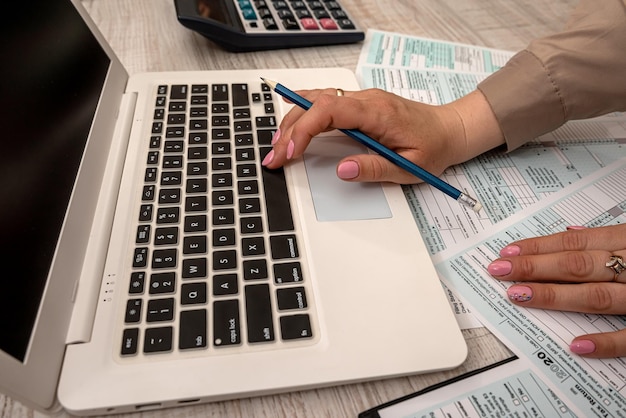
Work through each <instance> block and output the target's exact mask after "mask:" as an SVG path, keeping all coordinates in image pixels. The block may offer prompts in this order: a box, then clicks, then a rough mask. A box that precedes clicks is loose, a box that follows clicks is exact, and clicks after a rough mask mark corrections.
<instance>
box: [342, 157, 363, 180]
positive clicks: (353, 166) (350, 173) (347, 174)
mask: <svg viewBox="0 0 626 418" xmlns="http://www.w3.org/2000/svg"><path fill="white" fill-rule="evenodd" d="M358 175H359V165H358V164H357V163H356V161H345V162H343V163H341V164H339V167H337V176H339V178H340V179H345V180H349V179H353V178H355V177H356V176H358Z"/></svg>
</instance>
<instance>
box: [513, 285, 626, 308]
mask: <svg viewBox="0 0 626 418" xmlns="http://www.w3.org/2000/svg"><path fill="white" fill-rule="evenodd" d="M507 296H508V298H509V300H510V301H511V302H513V303H514V304H516V305H520V306H524V307H527V308H542V309H551V310H558V311H567V312H584V313H591V314H606V315H621V314H624V313H626V305H625V304H624V303H625V302H626V285H624V284H622V283H614V282H611V283H584V284H557V283H516V284H514V285H512V286H510V287H509V288H508V289H507Z"/></svg>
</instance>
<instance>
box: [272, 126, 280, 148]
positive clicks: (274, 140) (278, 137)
mask: <svg viewBox="0 0 626 418" xmlns="http://www.w3.org/2000/svg"><path fill="white" fill-rule="evenodd" d="M279 139H280V129H276V132H274V136H272V142H271V144H272V145H274V144H275V143H277V142H278V140H279Z"/></svg>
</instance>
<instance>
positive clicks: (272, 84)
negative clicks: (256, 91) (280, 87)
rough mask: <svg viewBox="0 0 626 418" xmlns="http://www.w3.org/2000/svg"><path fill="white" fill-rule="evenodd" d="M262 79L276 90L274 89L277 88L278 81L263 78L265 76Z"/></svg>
mask: <svg viewBox="0 0 626 418" xmlns="http://www.w3.org/2000/svg"><path fill="white" fill-rule="evenodd" d="M261 80H263V82H264V83H265V84H267V85H268V86H269V87H270V88H271V89H272V90H274V89H275V88H276V85H277V84H278V83H276V82H275V81H272V80H267V79H265V78H263V77H261Z"/></svg>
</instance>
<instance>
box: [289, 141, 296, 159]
mask: <svg viewBox="0 0 626 418" xmlns="http://www.w3.org/2000/svg"><path fill="white" fill-rule="evenodd" d="M295 147H296V144H294V143H293V141H289V144H287V159H288V160H291V157H293V150H294V148H295Z"/></svg>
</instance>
